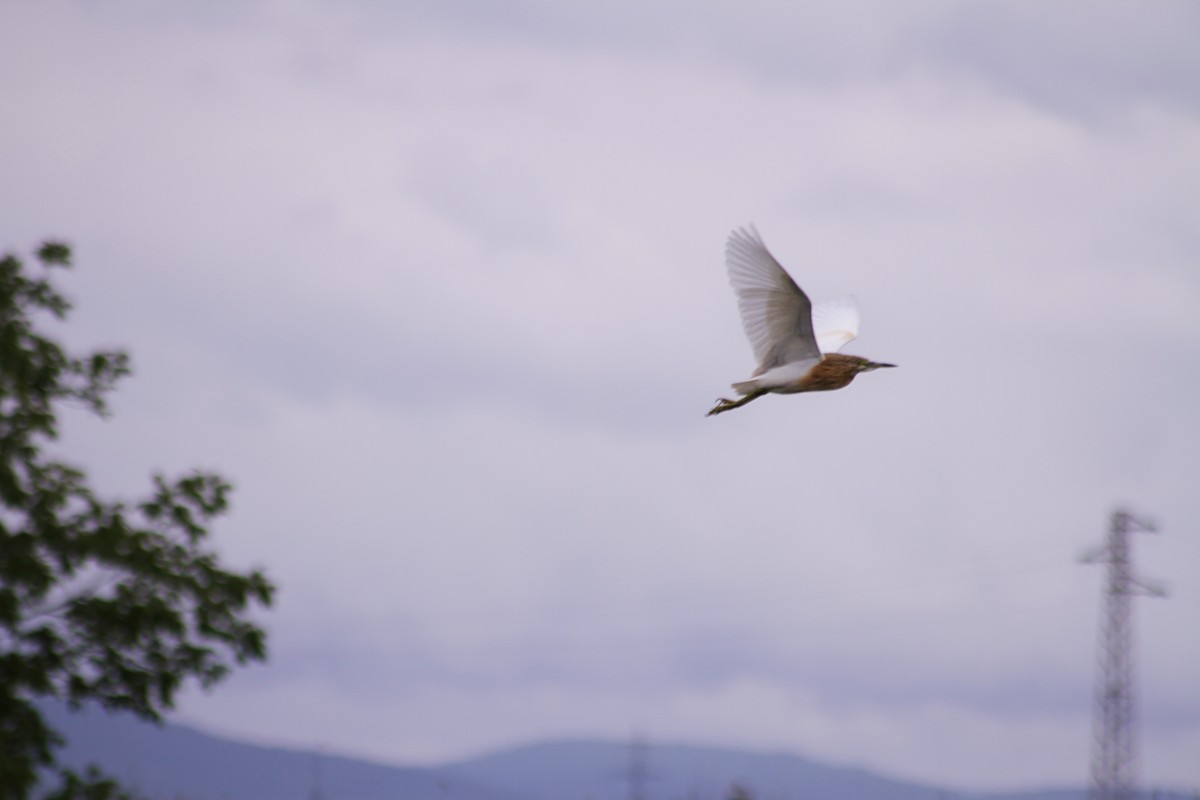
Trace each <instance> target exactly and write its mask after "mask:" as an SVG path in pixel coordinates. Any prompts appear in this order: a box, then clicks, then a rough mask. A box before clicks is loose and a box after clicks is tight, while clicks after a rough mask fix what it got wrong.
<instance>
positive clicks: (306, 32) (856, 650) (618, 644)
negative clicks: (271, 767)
mask: <svg viewBox="0 0 1200 800" xmlns="http://www.w3.org/2000/svg"><path fill="white" fill-rule="evenodd" d="M1197 41H1200V6H1198V5H1196V4H1194V3H1189V2H1177V3H1172V2H1152V3H1115V2H1059V3H1053V4H1048V3H987V4H985V3H974V2H949V1H943V0H930V1H929V2H908V3H903V4H900V3H892V2H889V1H888V0H878V2H866V1H864V2H850V3H837V4H834V3H829V4H824V5H816V4H804V3H795V2H785V1H784V0H751V1H749V2H738V3H732V2H729V3H715V2H714V3H705V4H699V3H684V2H662V3H645V2H634V1H633V0H630V2H599V1H597V2H591V3H587V4H584V3H575V4H572V3H564V2H561V0H525V2H513V3H500V2H492V3H489V2H483V1H482V0H480V1H479V2H468V1H466V0H463V1H461V2H440V3H407V4H406V3H385V2H371V1H370V0H360V2H339V3H334V2H332V1H330V2H307V3H300V2H295V3H287V2H258V3H254V2H247V3H234V2H223V3H201V2H195V3H190V4H189V3H176V4H170V3H165V4H164V3H152V2H149V0H146V1H145V2H133V1H132V0H130V1H128V2H114V3H106V4H102V5H97V4H93V3H84V2H55V1H51V2H39V3H32V2H7V3H3V4H0V98H3V101H4V110H5V120H4V123H3V125H2V126H0V248H2V249H4V250H6V251H15V252H19V253H23V254H29V253H31V252H32V250H33V249H34V247H35V246H36V245H37V243H38V242H39V241H41V240H42V239H43V238H45V237H47V236H60V237H65V238H67V239H69V240H70V241H71V242H72V243H73V244H74V246H75V250H76V264H77V268H76V269H75V270H74V271H73V272H72V273H71V274H69V275H66V276H63V285H64V288H65V289H66V291H67V293H68V294H69V295H70V296H71V297H73V298H74V299H75V301H76V302H77V311H76V313H75V315H74V317H73V321H72V323H71V325H70V326H69V328H68V329H67V331H66V335H67V336H68V337H69V338H70V340H71V341H72V342H74V343H76V344H77V345H78V346H79V347H81V348H82V347H93V346H102V345H103V346H108V345H120V346H125V347H128V348H129V349H130V350H131V351H132V353H133V356H134V361H135V369H136V374H135V376H134V378H132V379H131V380H130V381H128V382H127V383H126V384H125V385H124V386H123V387H122V390H121V392H120V393H119V395H118V396H117V397H116V398H115V402H114V411H115V413H116V416H115V417H114V418H113V419H111V420H108V421H103V422H101V421H94V420H92V419H85V418H76V417H73V418H71V420H70V421H69V424H68V425H67V426H66V429H65V431H64V439H63V442H62V449H63V451H64V452H65V453H66V454H67V455H68V456H69V457H70V458H71V459H73V460H75V461H77V462H79V463H83V464H86V465H88V466H89V467H90V468H91V469H92V470H93V473H94V477H95V480H96V482H97V483H98V484H99V485H100V486H101V487H102V488H103V489H105V490H106V491H109V492H112V493H116V494H124V495H129V496H136V495H138V494H139V493H141V492H143V491H144V490H145V489H146V488H147V487H148V485H149V482H148V476H149V474H150V473H151V472H152V471H154V470H164V471H167V472H170V473H178V472H182V471H185V470H187V469H189V468H191V467H196V466H200V467H208V468H215V469H218V470H219V471H221V472H222V473H223V474H225V475H227V476H228V477H229V478H230V479H231V480H232V481H233V482H234V483H235V485H236V486H237V493H236V495H235V497H234V509H233V513H232V515H231V516H230V517H229V518H228V519H226V520H223V521H222V522H221V523H220V524H219V525H218V526H217V529H216V533H215V541H216V544H217V546H218V547H219V549H220V550H221V552H222V554H223V556H224V557H225V558H226V560H227V561H228V562H229V563H230V564H233V565H238V566H249V565H261V566H264V567H266V569H267V570H268V571H269V573H270V575H271V576H272V577H273V578H274V579H275V580H276V581H277V582H278V583H279V585H280V587H281V591H280V594H279V599H278V604H277V606H276V608H275V609H274V610H272V611H271V612H270V613H269V614H267V615H265V616H264V620H265V622H266V624H267V625H268V626H269V629H270V631H271V655H272V657H271V661H270V663H269V664H268V665H266V666H260V667H254V668H250V669H247V670H245V671H243V672H241V673H239V674H237V675H236V676H235V677H234V678H232V679H231V680H229V681H228V682H227V683H225V684H224V685H222V686H221V687H220V688H218V689H217V690H216V691H215V692H213V693H212V694H208V695H205V694H203V693H201V692H199V691H198V690H197V691H192V692H190V693H188V694H187V695H186V697H185V698H184V699H183V702H182V703H181V707H180V710H179V713H178V715H177V719H179V720H180V721H186V722H188V723H192V724H197V725H200V726H202V727H204V728H206V729H208V730H212V731H216V732H219V733H223V734H228V735H231V736H236V737H239V738H242V739H247V740H253V741H258V742H268V743H275V744H286V745H297V746H305V747H310V746H321V747H324V748H325V749H326V750H328V751H330V752H337V753H346V754H355V755H361V756H366V757H370V758H372V759H378V760H382V761H387V762H392V763H402V764H403V763H432V762H437V761H439V760H443V759H451V758H457V757H461V756H466V755H472V754H476V753H479V752H482V751H485V750H489V749H495V748H501V747H505V746H509V745H513V744H517V743H523V742H526V741H529V740H534V739H540V738H545V737H557V736H567V735H569V736H600V737H606V738H612V739H616V740H623V739H626V738H628V737H629V736H631V734H632V733H633V732H634V731H640V732H641V733H642V734H643V735H644V736H645V737H646V738H647V739H648V740H649V742H650V743H651V745H653V743H654V742H655V741H668V740H670V741H684V742H703V743H715V744H724V745H735V746H746V747H762V748H770V749H773V750H784V751H788V752H795V753H799V754H803V755H806V756H810V757H812V758H816V759H821V760H827V761H831V762H834V763H842V764H853V765H857V766H862V767H867V768H871V769H874V770H879V771H883V772H886V773H889V774H892V775H895V776H898V777H904V778H911V779H914V780H921V781H928V782H939V783H942V784H945V785H950V786H954V787H963V788H996V787H1028V786H1033V785H1040V784H1047V783H1070V784H1080V783H1082V782H1083V781H1084V780H1085V779H1086V775H1087V769H1088V761H1089V740H1090V717H1091V712H1092V691H1093V690H1092V687H1093V682H1094V676H1095V663H1096V642H1097V631H1098V629H1099V625H1100V593H1101V578H1102V573H1103V569H1102V567H1100V566H1086V565H1081V564H1079V563H1078V562H1077V558H1078V556H1079V554H1080V553H1081V552H1083V551H1085V550H1087V549H1088V548H1089V547H1092V546H1094V545H1097V544H1099V543H1100V542H1101V541H1102V539H1103V536H1104V534H1105V530H1106V527H1107V524H1108V515H1109V514H1110V512H1111V511H1112V510H1113V509H1114V508H1116V507H1117V506H1118V505H1128V507H1130V508H1132V509H1134V510H1136V511H1139V512H1142V513H1144V514H1146V515H1148V516H1151V517H1153V518H1154V519H1156V520H1157V521H1158V522H1159V524H1160V528H1161V531H1160V533H1158V534H1154V535H1139V536H1138V537H1137V539H1136V541H1135V545H1134V553H1135V559H1136V569H1137V571H1138V572H1139V573H1140V574H1142V575H1144V576H1146V577H1148V578H1153V579H1157V580H1161V581H1163V582H1164V583H1166V584H1167V585H1169V586H1170V588H1171V591H1172V596H1171V597H1170V599H1167V600H1156V599H1138V600H1137V601H1136V612H1135V613H1136V617H1135V621H1136V627H1137V630H1136V637H1137V651H1136V666H1137V668H1136V672H1137V676H1138V681H1139V685H1138V698H1139V703H1140V720H1141V731H1142V737H1141V743H1142V747H1141V751H1142V775H1143V777H1144V781H1145V782H1147V783H1156V784H1159V785H1174V786H1178V787H1181V788H1188V789H1190V788H1194V787H1197V786H1200V759H1197V758H1196V754H1197V753H1200V681H1197V679H1196V675H1197V674H1198V667H1197V662H1198V661H1200V581H1198V579H1200V489H1198V487H1200V79H1198V77H1197V76H1200V48H1197V47H1196V46H1195V44H1196V42H1197ZM748 222H754V223H755V224H756V225H757V226H758V229H759V231H760V232H761V233H762V235H763V237H764V238H765V240H766V242H767V244H768V246H769V247H771V249H772V250H773V252H774V253H775V254H776V256H777V257H778V258H779V259H780V260H781V261H782V262H783V263H784V264H785V265H786V266H787V267H788V269H789V270H790V271H791V273H792V275H793V276H794V277H795V278H796V280H797V281H798V282H799V283H800V285H802V286H803V287H805V289H806V290H807V291H808V293H809V294H810V296H812V297H813V298H814V299H815V300H821V299H832V298H837V297H841V296H844V295H847V294H853V295H854V296H855V297H856V298H857V300H858V303H859V305H860V307H861V309H862V314H863V326H862V332H861V336H860V338H859V339H858V340H857V341H856V342H854V343H853V344H852V345H851V346H850V347H848V348H847V352H850V353H854V354H861V355H864V356H867V357H869V358H872V359H875V360H880V361H887V362H893V363H897V364H899V365H900V368H899V369H896V370H886V371H882V372H876V373H871V374H868V375H864V376H861V377H860V378H859V379H858V380H857V381H856V382H855V383H854V384H853V385H851V386H850V387H848V388H847V389H845V390H842V391H839V392H834V393H828V394H813V395H799V396H791V397H768V398H766V399H763V400H760V401H758V402H756V403H754V404H752V405H749V406H747V407H745V408H743V409H740V410H738V411H736V412H732V413H729V414H725V415H722V416H720V417H715V418H706V417H705V416H704V413H705V412H706V411H707V410H708V409H709V408H710V407H711V405H712V402H713V400H714V399H715V398H716V397H717V396H718V395H722V394H727V393H728V392H729V388H728V384H729V383H731V382H733V381H736V380H742V379H744V378H745V377H747V376H748V374H749V373H750V371H751V370H752V369H753V367H754V364H753V363H752V359H751V353H750V348H749V345H748V344H747V342H746V340H745V338H744V336H743V334H742V330H741V326H740V323H739V320H738V316H737V307H736V304H735V301H734V296H733V293H732V291H731V290H730V288H729V286H728V282H727V279H726V275H725V270H724V266H723V263H722V254H723V248H724V243H725V239H726V237H727V236H728V234H729V232H730V230H731V229H733V228H734V227H736V226H739V225H743V224H745V223H748ZM652 758H653V751H651V759H652Z"/></svg>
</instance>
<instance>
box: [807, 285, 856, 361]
mask: <svg viewBox="0 0 1200 800" xmlns="http://www.w3.org/2000/svg"><path fill="white" fill-rule="evenodd" d="M812 326H813V332H814V333H815V334H816V336H817V345H818V346H819V347H820V348H821V352H822V353H836V352H837V351H838V350H841V349H842V348H843V347H845V346H846V345H848V344H850V342H852V341H854V337H856V336H858V304H857V303H856V302H854V298H852V297H847V298H844V299H842V300H829V301H825V302H822V303H817V304H816V305H815V306H813V310H812Z"/></svg>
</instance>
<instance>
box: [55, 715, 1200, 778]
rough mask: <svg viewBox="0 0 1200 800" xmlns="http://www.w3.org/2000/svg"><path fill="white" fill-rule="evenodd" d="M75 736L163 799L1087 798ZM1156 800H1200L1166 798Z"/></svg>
mask: <svg viewBox="0 0 1200 800" xmlns="http://www.w3.org/2000/svg"><path fill="white" fill-rule="evenodd" d="M43 711H44V713H45V714H46V715H47V717H48V719H49V721H50V723H51V725H52V726H53V727H55V728H57V729H58V730H59V731H60V732H62V733H63V734H64V736H65V737H66V738H67V740H68V744H67V746H66V748H65V749H64V750H63V754H62V759H63V761H64V762H65V763H67V764H70V765H72V766H75V767H83V766H85V765H86V764H88V763H93V762H94V763H97V764H100V765H102V766H103V767H104V768H105V769H106V770H107V771H108V772H109V773H111V774H113V775H115V776H116V777H118V778H120V779H121V780H122V781H123V782H124V783H125V784H126V785H127V786H130V787H133V788H135V789H136V790H137V791H138V792H140V793H141V794H142V795H144V796H146V797H149V798H162V799H163V800H625V798H629V797H631V796H637V795H638V793H640V796H641V797H642V798H644V800H725V798H727V797H728V795H729V790H730V787H731V786H732V785H733V784H738V785H739V786H742V787H744V788H745V789H747V790H748V791H749V792H750V793H751V794H752V796H753V797H755V798H757V800H807V799H808V798H818V799H819V800H951V799H953V798H958V799H961V800H1083V798H1084V795H1085V792H1084V791H1083V790H1082V789H1075V790H1067V789H1062V790H1054V791H1030V792H1012V793H991V794H989V793H968V792H955V791H950V790H945V789H939V788H936V787H930V786H921V785H917V784H913V783H906V782H903V781H896V780H891V779H889V778H886V777H883V776H881V775H877V774H874V773H871V772H868V771H865V770H860V769H852V768H844V767H832V766H828V765H824V764H820V763H817V762H815V761H811V760H809V759H805V758H802V757H800V756H796V755H790V754H785V753H763V752H750V751H741V750H734V749H727V748H718V747H699V746H690V745H671V744H656V743H653V742H650V743H647V744H645V745H643V746H642V747H641V748H639V750H638V752H637V754H636V755H635V751H634V749H633V748H632V747H631V745H630V744H629V743H618V742H596V741H555V742H547V743H541V744H531V745H526V746H522V747H516V748H512V749H509V750H504V751H501V752H497V753H493V754H490V755H485V756H482V757H479V758H473V759H467V760H464V761H459V762H455V763H451V764H446V765H443V766H439V767H401V766H388V765H384V764H377V763H371V762H369V761H365V760H359V759H353V758H346V757H341V756H333V755H326V754H322V753H317V752H313V751H301V750H289V749H282V748H274V747H262V746H258V745H250V744H243V743H239V742H235V741H232V740H229V739H223V738H220V737H217V736H212V735H209V734H206V733H201V732H200V731H197V730H194V729H192V728H189V727H186V726H183V725H171V724H167V725H163V726H161V727H160V726H155V725H151V724H148V723H144V722H140V721H138V720H135V719H133V718H132V717H130V716H129V715H127V714H121V715H110V714H106V713H103V712H100V711H85V712H81V713H70V712H68V711H67V710H66V709H65V708H64V707H62V706H60V705H45V706H43ZM1157 798H1158V800H1191V797H1190V796H1185V795H1183V794H1178V793H1159V794H1158V795H1157Z"/></svg>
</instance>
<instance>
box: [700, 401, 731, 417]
mask: <svg viewBox="0 0 1200 800" xmlns="http://www.w3.org/2000/svg"><path fill="white" fill-rule="evenodd" d="M737 406H738V404H737V403H735V402H734V401H732V400H727V399H725V398H724V397H718V398H717V404H716V405H715V406H713V407H712V410H711V411H709V412H708V413H707V414H705V415H704V416H706V417H711V416H712V415H714V414H720V413H721V412H722V411H728V410H729V409H731V408H737Z"/></svg>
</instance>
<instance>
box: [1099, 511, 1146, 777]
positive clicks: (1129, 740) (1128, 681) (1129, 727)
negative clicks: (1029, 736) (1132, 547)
mask: <svg viewBox="0 0 1200 800" xmlns="http://www.w3.org/2000/svg"><path fill="white" fill-rule="evenodd" d="M1138 531H1146V532H1153V531H1154V526H1153V525H1152V524H1150V523H1148V522H1144V521H1140V520H1138V519H1136V518H1135V517H1134V516H1133V515H1132V514H1130V513H1128V512H1126V511H1116V512H1114V513H1113V515H1112V522H1111V524H1110V526H1109V530H1108V538H1107V539H1106V540H1105V542H1104V544H1103V545H1102V546H1101V547H1099V548H1097V549H1095V550H1093V551H1091V552H1089V553H1087V554H1086V555H1084V557H1083V561H1085V562H1087V563H1090V564H1106V565H1107V566H1108V569H1107V576H1106V579H1105V583H1104V619H1103V622H1102V627H1101V631H1100V663H1099V671H1098V673H1097V676H1096V678H1097V680H1096V704H1095V707H1094V708H1093V711H1092V713H1093V717H1092V736H1093V738H1092V775H1091V788H1090V790H1089V793H1088V798H1089V800H1133V798H1134V795H1135V790H1134V783H1135V781H1136V778H1137V749H1136V746H1135V741H1134V702H1133V700H1134V698H1133V619H1132V610H1133V596H1134V595H1138V594H1144V595H1149V596H1151V597H1165V596H1166V591H1165V590H1164V589H1162V588H1161V587H1159V586H1157V585H1154V584H1151V583H1147V582H1144V581H1141V580H1138V579H1137V578H1135V577H1134V575H1133V566H1132V564H1131V563H1130V557H1129V534H1130V533H1134V532H1138Z"/></svg>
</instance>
